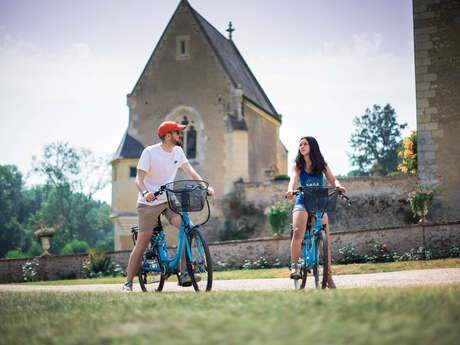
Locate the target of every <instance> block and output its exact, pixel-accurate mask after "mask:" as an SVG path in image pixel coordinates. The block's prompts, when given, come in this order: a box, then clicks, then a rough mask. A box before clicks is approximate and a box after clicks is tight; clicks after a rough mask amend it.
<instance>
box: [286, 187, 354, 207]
mask: <svg viewBox="0 0 460 345" xmlns="http://www.w3.org/2000/svg"><path fill="white" fill-rule="evenodd" d="M307 188H311V187H299V188H297V189H296V190H295V191H293V192H292V195H295V196H297V195H300V193H302V190H303V189H307ZM332 193H337V194H338V195H339V196H340V197H341V198H342V199H343V200H345V201H346V202H347V205H348V206H351V200H350V198H349V197H348V196H346V195H345V194H344V193H342V192H341V191H340V190H339V189H338V188H337V187H336V188H334V191H333V192H332Z"/></svg>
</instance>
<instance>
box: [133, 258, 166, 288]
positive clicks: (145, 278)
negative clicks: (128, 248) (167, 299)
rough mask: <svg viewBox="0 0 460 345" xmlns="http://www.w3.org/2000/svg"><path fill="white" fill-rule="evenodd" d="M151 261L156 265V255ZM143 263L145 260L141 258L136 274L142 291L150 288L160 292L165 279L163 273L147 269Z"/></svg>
mask: <svg viewBox="0 0 460 345" xmlns="http://www.w3.org/2000/svg"><path fill="white" fill-rule="evenodd" d="M144 256H145V254H144ZM152 261H153V262H154V264H156V265H158V258H157V257H155V259H154V260H152ZM144 263H145V260H144V258H142V263H141V267H140V268H139V272H138V274H137V276H138V278H139V285H140V286H141V289H142V291H144V292H147V291H149V290H150V291H158V292H161V291H162V290H163V286H164V284H165V280H166V279H165V275H164V274H163V273H162V272H157V271H147V270H146V269H145V268H144Z"/></svg>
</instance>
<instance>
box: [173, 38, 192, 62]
mask: <svg viewBox="0 0 460 345" xmlns="http://www.w3.org/2000/svg"><path fill="white" fill-rule="evenodd" d="M189 58H190V36H188V35H185V36H177V37H176V60H186V59H189Z"/></svg>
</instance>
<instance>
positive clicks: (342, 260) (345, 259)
mask: <svg viewBox="0 0 460 345" xmlns="http://www.w3.org/2000/svg"><path fill="white" fill-rule="evenodd" d="M339 254H340V256H339V259H338V260H337V262H338V263H339V264H354V263H362V262H365V261H366V260H365V257H364V256H363V255H361V253H360V252H359V250H358V248H354V247H352V246H343V247H342V248H340V249H339Z"/></svg>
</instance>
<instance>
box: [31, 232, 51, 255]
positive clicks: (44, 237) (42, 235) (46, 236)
mask: <svg viewBox="0 0 460 345" xmlns="http://www.w3.org/2000/svg"><path fill="white" fill-rule="evenodd" d="M34 234H35V236H37V237H38V238H39V239H40V243H41V245H42V248H43V253H42V254H41V255H40V256H47V255H51V254H50V252H49V251H48V249H50V246H51V244H50V238H51V237H53V236H54V234H55V231H54V229H53V228H47V227H44V226H42V227H41V228H40V229H37V231H35V232H34Z"/></svg>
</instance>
